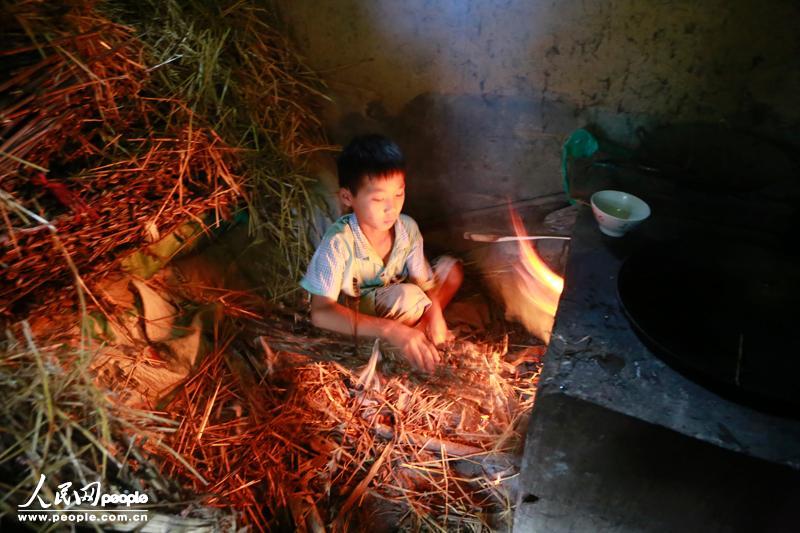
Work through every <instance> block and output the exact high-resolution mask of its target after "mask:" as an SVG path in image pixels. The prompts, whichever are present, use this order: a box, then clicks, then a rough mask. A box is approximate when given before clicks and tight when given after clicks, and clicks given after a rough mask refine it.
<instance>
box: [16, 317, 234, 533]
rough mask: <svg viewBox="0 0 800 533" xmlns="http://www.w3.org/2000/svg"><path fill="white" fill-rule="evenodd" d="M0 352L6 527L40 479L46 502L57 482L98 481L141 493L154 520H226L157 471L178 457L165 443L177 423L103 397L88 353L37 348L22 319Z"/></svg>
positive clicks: (60, 345) (61, 346)
mask: <svg viewBox="0 0 800 533" xmlns="http://www.w3.org/2000/svg"><path fill="white" fill-rule="evenodd" d="M0 348H2V350H3V351H2V354H3V357H2V358H0V395H2V397H3V403H2V407H0V417H2V427H0V450H2V452H0V493H2V497H1V498H0V521H1V522H2V523H3V524H4V525H5V526H6V527H11V526H12V522H13V521H14V518H13V517H14V516H15V515H16V512H17V506H18V505H21V504H23V503H24V502H26V501H28V499H29V498H30V497H31V496H32V495H33V494H34V493H35V491H34V488H35V487H36V485H37V482H38V481H39V478H40V476H41V475H45V476H46V477H45V483H44V485H43V486H42V489H41V492H40V493H39V494H40V496H41V497H42V498H43V499H44V500H45V501H48V502H53V501H54V495H55V493H56V492H58V491H59V490H60V489H59V485H62V484H63V483H71V488H72V490H78V489H79V488H80V487H84V486H86V485H87V484H88V483H92V482H96V481H98V480H100V481H101V483H102V489H103V491H105V492H108V493H111V492H120V493H121V492H123V491H126V490H127V491H130V492H131V493H133V492H134V491H139V492H140V493H146V494H148V495H149V496H150V504H151V505H152V507H153V508H154V509H155V510H156V511H151V513H152V514H151V518H152V519H154V520H152V521H153V522H155V521H156V520H155V518H156V512H161V513H168V514H176V515H177V514H183V515H184V516H188V517H190V519H191V517H197V518H201V519H202V520H201V522H202V523H204V524H209V525H214V524H223V523H227V522H225V521H226V520H227V521H228V522H230V520H231V518H232V516H231V517H227V518H226V516H225V515H226V514H227V515H230V513H229V512H228V513H223V512H217V513H208V512H207V511H203V512H201V513H200V514H198V509H199V508H200V505H199V501H198V498H197V496H196V495H195V494H192V493H190V492H188V491H186V489H185V488H184V487H182V486H181V485H180V484H178V483H176V482H175V481H174V480H170V479H168V478H166V477H164V476H163V475H162V474H161V473H160V457H161V456H162V455H169V456H175V455H177V454H176V452H175V451H174V450H172V449H171V448H169V446H168V445H167V443H166V441H167V440H168V439H169V437H170V435H171V434H172V433H173V432H174V431H175V429H176V426H177V424H176V423H175V422H174V421H173V420H170V419H168V418H164V417H158V416H156V415H154V414H153V413H150V412H147V411H142V410H137V409H131V408H128V407H124V406H121V405H119V404H118V403H116V402H114V401H112V399H111V398H109V397H108V396H106V395H105V394H103V393H102V392H101V391H100V390H99V389H98V388H97V387H96V386H95V384H94V381H93V377H92V376H91V375H90V373H89V372H88V371H87V368H88V365H89V364H90V361H91V353H89V352H87V351H83V350H79V349H75V347H74V346H70V345H69V344H68V343H64V342H56V343H48V344H37V343H36V342H35V341H34V339H33V336H32V333H31V329H30V327H29V326H28V324H27V322H22V323H21V324H20V328H19V334H15V333H11V331H10V330H6V337H5V338H4V339H3V340H2V341H1V342H0ZM143 442H146V443H147V447H148V448H149V449H151V450H154V451H155V453H154V454H153V455H152V456H151V455H150V454H148V453H146V452H144V451H143V445H142V443H143ZM176 502H178V503H176ZM53 527H55V526H53Z"/></svg>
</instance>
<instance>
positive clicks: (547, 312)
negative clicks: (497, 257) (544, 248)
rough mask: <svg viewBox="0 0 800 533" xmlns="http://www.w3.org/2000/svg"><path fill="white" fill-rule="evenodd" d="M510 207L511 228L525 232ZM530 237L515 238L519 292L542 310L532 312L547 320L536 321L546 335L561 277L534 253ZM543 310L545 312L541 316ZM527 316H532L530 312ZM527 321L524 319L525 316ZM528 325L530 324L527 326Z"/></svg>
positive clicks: (559, 291) (556, 300) (561, 280)
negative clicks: (527, 239) (524, 239)
mask: <svg viewBox="0 0 800 533" xmlns="http://www.w3.org/2000/svg"><path fill="white" fill-rule="evenodd" d="M510 211H511V223H512V224H513V226H514V232H515V233H516V234H517V236H518V237H525V236H527V232H526V231H525V226H524V225H523V224H522V219H521V218H520V216H519V215H518V214H517V212H516V211H514V210H513V209H511V210H510ZM532 242H533V241H517V243H518V245H519V253H520V259H521V261H520V263H521V266H520V265H516V270H517V273H518V274H519V279H520V281H521V283H520V290H521V291H522V296H523V297H524V298H525V299H526V300H527V301H528V302H530V303H531V304H533V306H534V307H535V308H536V309H537V310H538V311H540V312H541V313H532V314H533V315H534V316H540V317H541V318H540V320H539V322H543V321H549V322H548V323H547V324H544V323H540V324H537V326H538V327H537V328H536V329H537V330H539V331H547V332H548V337H549V330H550V328H551V327H552V324H553V318H554V317H555V314H556V309H557V308H558V299H559V297H560V296H561V291H563V290H564V278H562V277H561V276H559V275H558V274H556V273H555V272H553V271H552V270H551V269H550V267H548V266H547V264H545V262H544V261H542V258H541V257H539V254H538V253H536V250H535V249H534V247H533V245H532V244H531V243H532ZM542 313H543V314H544V316H541V315H542ZM528 319H534V318H533V316H531V317H528ZM526 322H527V320H526ZM529 329H530V328H529Z"/></svg>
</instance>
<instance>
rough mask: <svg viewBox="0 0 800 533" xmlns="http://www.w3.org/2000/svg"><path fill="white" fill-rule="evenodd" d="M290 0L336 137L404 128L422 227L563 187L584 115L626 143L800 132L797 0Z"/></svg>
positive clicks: (290, 20) (288, 13)
mask: <svg viewBox="0 0 800 533" xmlns="http://www.w3.org/2000/svg"><path fill="white" fill-rule="evenodd" d="M279 4H280V6H281V9H282V11H283V13H284V17H285V20H286V23H287V25H288V27H289V29H290V32H291V35H292V38H293V40H294V41H295V43H296V45H297V46H298V47H299V49H300V51H301V53H302V54H304V55H305V57H306V60H307V63H308V64H309V65H310V66H311V67H313V68H315V69H317V70H318V71H320V72H321V74H322V76H323V77H324V79H325V80H326V81H327V82H328V83H329V85H330V88H331V91H332V94H333V96H334V103H333V104H332V105H331V106H330V108H329V109H328V110H327V111H326V118H325V120H326V124H327V127H328V129H329V132H330V134H331V138H332V140H333V141H335V142H339V143H344V142H346V141H347V140H348V139H349V138H350V137H351V136H352V135H354V134H356V133H360V132H366V131H380V132H384V133H386V134H389V135H392V136H393V137H395V138H396V139H397V140H398V142H399V143H400V144H401V146H402V147H403V148H404V149H405V151H406V152H407V155H408V158H409V163H410V171H409V192H410V196H409V203H408V208H407V211H408V212H409V213H410V214H412V215H414V216H417V217H418V218H420V219H422V220H423V225H424V221H425V220H426V219H431V220H433V218H435V217H433V215H432V213H436V214H439V215H444V218H445V219H446V218H447V215H448V214H453V213H456V212H463V211H465V210H466V211H468V210H470V209H475V208H480V207H486V206H489V205H496V204H501V203H503V202H504V201H505V199H506V198H509V197H510V198H511V199H515V200H519V199H525V198H533V197H538V196H542V195H545V194H549V193H556V192H558V191H559V190H560V187H561V186H560V176H559V158H560V147H561V144H562V143H563V141H564V138H565V136H566V135H567V134H568V133H569V132H571V131H572V130H574V129H575V128H577V127H581V126H584V125H586V124H594V125H595V126H596V128H597V130H598V131H599V132H602V134H603V135H604V136H606V137H607V138H610V139H613V140H615V141H617V142H620V143H623V144H627V145H633V144H635V143H636V141H637V131H646V130H652V129H653V128H654V127H656V126H657V125H659V124H662V123H674V122H692V121H702V122H711V123H717V124H724V125H729V126H731V127H734V128H741V129H744V130H747V131H753V132H758V133H760V134H764V135H768V136H769V137H771V138H773V139H777V140H779V141H781V142H783V143H788V144H789V145H792V146H794V147H795V148H796V147H798V146H800V108H798V105H797V104H796V100H797V98H798V95H800V62H799V61H798V57H800V32H797V31H796V27H797V22H798V21H800V7H799V5H798V4H797V3H795V2H792V1H789V0H784V1H773V2H769V3H759V2H755V1H724V0H710V1H703V2H696V1H688V0H664V1H656V0H650V1H634V0H616V1H612V0H599V1H596V2H586V1H577V0H566V1H558V2H556V1H543V0H530V1H522V0H441V1H439V2H433V1H426V0H408V1H403V2H398V1H392V0H374V1H366V0H364V1H360V2H359V1H356V0H333V1H329V2H318V1H311V0H291V1H290V0H283V1H282V2H279ZM434 222H435V221H434ZM432 223H433V222H432Z"/></svg>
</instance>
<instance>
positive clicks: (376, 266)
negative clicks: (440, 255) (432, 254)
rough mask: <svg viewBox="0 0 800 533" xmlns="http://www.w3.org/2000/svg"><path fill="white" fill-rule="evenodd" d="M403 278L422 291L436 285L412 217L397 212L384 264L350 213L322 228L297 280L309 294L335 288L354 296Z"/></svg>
mask: <svg viewBox="0 0 800 533" xmlns="http://www.w3.org/2000/svg"><path fill="white" fill-rule="evenodd" d="M405 281H408V282H411V283H414V284H415V285H418V286H419V287H420V288H421V289H422V290H423V291H428V290H430V289H432V288H433V287H434V286H435V281H434V276H433V271H432V270H431V267H430V265H429V264H428V261H427V260H426V259H425V255H424V254H423V251H422V235H421V234H420V232H419V227H418V226H417V223H416V222H415V221H414V219H412V218H411V217H409V216H407V215H402V214H401V215H400V216H399V217H398V219H397V222H395V224H394V243H393V244H392V251H391V253H390V254H389V259H388V260H387V261H386V264H385V265H384V263H383V260H382V259H381V258H380V257H378V254H377V253H376V252H375V250H374V249H373V248H372V245H371V244H370V243H369V241H368V240H367V238H366V236H365V235H364V233H363V232H362V231H361V227H360V226H359V225H358V220H357V219H356V215H355V213H350V214H347V215H344V216H342V217H340V218H339V219H338V220H337V221H336V222H334V223H333V225H332V226H331V227H330V228H328V231H326V232H325V235H324V236H323V237H322V241H321V242H320V244H319V247H318V248H317V250H316V251H315V252H314V256H313V257H312V258H311V262H310V263H309V265H308V270H307V271H306V275H305V276H303V279H302V280H301V281H300V286H301V287H303V288H304V289H305V290H307V291H308V292H310V293H311V294H316V295H318V296H326V297H328V298H331V299H332V300H337V299H338V298H339V295H340V293H344V294H346V295H347V296H351V297H354V298H355V297H358V296H361V295H363V294H364V293H365V292H366V291H370V290H372V289H376V288H378V287H385V286H387V285H390V284H392V283H402V282H405Z"/></svg>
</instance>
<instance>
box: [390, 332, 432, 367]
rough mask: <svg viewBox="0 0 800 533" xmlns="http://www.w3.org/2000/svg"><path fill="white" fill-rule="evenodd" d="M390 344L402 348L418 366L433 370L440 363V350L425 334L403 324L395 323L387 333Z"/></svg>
mask: <svg viewBox="0 0 800 533" xmlns="http://www.w3.org/2000/svg"><path fill="white" fill-rule="evenodd" d="M386 340H387V341H388V342H389V344H391V345H393V346H396V347H397V348H399V349H400V353H401V355H402V356H403V357H405V358H406V360H407V361H408V362H409V363H411V364H412V365H413V366H415V367H416V368H418V369H420V370H423V371H425V372H433V371H434V370H435V369H436V365H437V364H439V352H438V351H436V347H435V346H434V345H433V344H431V341H429V340H428V338H427V337H426V336H425V334H424V333H423V332H422V331H420V330H418V329H416V328H411V327H408V326H405V325H403V324H395V327H393V328H392V329H391V330H389V333H388V334H387V335H386Z"/></svg>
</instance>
